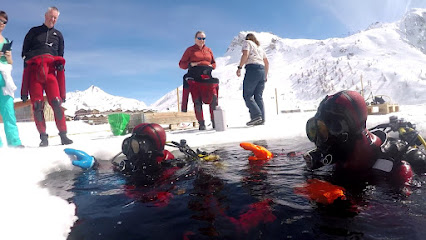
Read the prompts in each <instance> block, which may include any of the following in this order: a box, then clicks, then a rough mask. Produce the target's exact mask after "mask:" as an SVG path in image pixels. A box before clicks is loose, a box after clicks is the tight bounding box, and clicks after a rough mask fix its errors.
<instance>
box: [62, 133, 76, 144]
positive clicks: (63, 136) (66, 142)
mask: <svg viewBox="0 0 426 240" xmlns="http://www.w3.org/2000/svg"><path fill="white" fill-rule="evenodd" d="M59 136H60V137H61V143H62V145H68V144H71V143H73V141H72V140H71V139H69V138H68V137H67V133H66V132H60V133H59Z"/></svg>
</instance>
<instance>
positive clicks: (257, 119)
mask: <svg viewBox="0 0 426 240" xmlns="http://www.w3.org/2000/svg"><path fill="white" fill-rule="evenodd" d="M261 123H262V117H261V116H259V117H255V118H253V119H252V120H250V121H249V122H247V124H246V125H247V126H256V125H260V124H261Z"/></svg>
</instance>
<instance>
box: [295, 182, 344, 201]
mask: <svg viewBox="0 0 426 240" xmlns="http://www.w3.org/2000/svg"><path fill="white" fill-rule="evenodd" d="M345 191H346V190H345V189H344V188H343V187H340V186H337V185H333V184H331V183H329V182H326V181H322V180H318V179H309V180H308V181H307V183H306V184H304V185H303V186H301V187H296V188H294V192H295V193H296V194H299V195H302V196H306V197H308V198H309V199H311V200H314V201H315V202H318V203H322V204H331V203H333V202H334V201H335V200H336V199H338V198H340V199H342V200H346V196H345V194H344V192H345Z"/></svg>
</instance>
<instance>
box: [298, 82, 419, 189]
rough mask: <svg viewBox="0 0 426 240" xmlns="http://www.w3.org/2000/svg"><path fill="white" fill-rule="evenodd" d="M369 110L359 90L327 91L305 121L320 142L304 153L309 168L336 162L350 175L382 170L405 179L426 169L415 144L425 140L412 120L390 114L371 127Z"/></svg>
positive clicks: (356, 176)
mask: <svg viewBox="0 0 426 240" xmlns="http://www.w3.org/2000/svg"><path fill="white" fill-rule="evenodd" d="M367 115H368V113H367V106H366V103H365V101H364V98H363V97H362V96H361V95H360V94H359V93H357V92H355V91H349V90H346V91H341V92H338V93H336V94H334V95H331V96H326V97H325V98H324V100H322V102H321V103H320V105H319V107H318V109H317V112H316V114H315V116H314V117H312V118H311V119H309V120H308V121H307V123H306V133H307V136H308V138H309V140H310V141H311V142H313V143H315V146H316V148H315V149H313V150H311V151H308V152H307V153H305V154H304V159H305V161H306V166H307V168H308V169H309V170H315V169H318V168H320V167H322V166H325V165H330V164H334V166H335V173H336V174H337V175H338V176H342V177H344V178H347V179H362V178H364V179H369V178H371V177H374V176H378V175H383V176H385V177H386V178H389V179H391V180H393V181H396V182H397V183H399V184H403V185H406V184H408V183H410V182H411V180H412V178H413V175H414V172H415V173H417V174H423V173H425V172H426V154H425V153H424V152H423V151H421V150H420V149H419V148H418V147H417V146H420V145H422V144H423V145H424V146H426V144H425V142H424V139H423V138H422V137H421V136H420V135H419V134H418V132H417V131H416V130H415V126H414V125H413V124H411V123H409V122H405V121H404V120H403V119H400V120H398V119H397V118H396V117H391V118H390V122H389V123H388V124H380V125H378V126H376V127H374V128H371V129H367V128H366V121H367ZM387 128H390V129H389V130H388V131H387V132H385V130H386V129H387ZM390 131H398V132H399V138H391V137H389V136H388V134H387V133H389V132H390ZM413 171H414V172H413Z"/></svg>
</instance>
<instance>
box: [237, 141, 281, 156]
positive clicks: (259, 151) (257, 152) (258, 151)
mask: <svg viewBox="0 0 426 240" xmlns="http://www.w3.org/2000/svg"><path fill="white" fill-rule="evenodd" d="M240 146H241V147H242V148H244V149H245V150H250V151H252V152H253V154H254V156H250V157H249V158H248V159H249V160H269V159H271V158H272V157H273V156H274V155H273V154H272V153H271V152H270V151H269V150H268V149H266V148H264V147H262V146H258V145H255V144H253V143H248V142H242V143H240Z"/></svg>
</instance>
